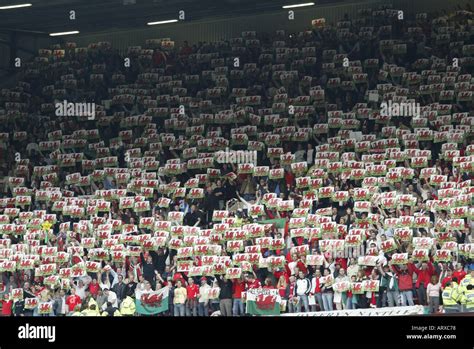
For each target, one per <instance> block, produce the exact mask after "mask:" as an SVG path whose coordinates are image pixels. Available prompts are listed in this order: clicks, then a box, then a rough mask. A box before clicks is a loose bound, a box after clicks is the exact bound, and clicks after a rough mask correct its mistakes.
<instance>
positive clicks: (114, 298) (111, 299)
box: [102, 290, 118, 310]
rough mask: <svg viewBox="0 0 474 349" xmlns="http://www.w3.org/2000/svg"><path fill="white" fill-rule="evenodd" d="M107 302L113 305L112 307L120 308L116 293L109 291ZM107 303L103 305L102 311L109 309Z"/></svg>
mask: <svg viewBox="0 0 474 349" xmlns="http://www.w3.org/2000/svg"><path fill="white" fill-rule="evenodd" d="M107 302H110V303H112V306H113V307H115V308H118V302H117V295H116V294H115V292H114V291H110V290H109V296H108V297H107ZM107 302H105V303H104V304H103V305H102V310H105V309H106V308H107Z"/></svg>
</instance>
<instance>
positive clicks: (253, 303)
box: [246, 288, 281, 316]
mask: <svg viewBox="0 0 474 349" xmlns="http://www.w3.org/2000/svg"><path fill="white" fill-rule="evenodd" d="M246 303H247V313H248V314H250V315H273V316H275V315H280V303H281V297H280V295H279V293H278V290H276V289H262V288H260V289H251V290H248V291H247V301H246Z"/></svg>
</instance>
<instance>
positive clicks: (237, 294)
mask: <svg viewBox="0 0 474 349" xmlns="http://www.w3.org/2000/svg"><path fill="white" fill-rule="evenodd" d="M244 288H245V285H244V283H243V282H241V281H239V280H234V282H233V284H232V297H233V298H234V299H240V298H242V292H243V291H244Z"/></svg>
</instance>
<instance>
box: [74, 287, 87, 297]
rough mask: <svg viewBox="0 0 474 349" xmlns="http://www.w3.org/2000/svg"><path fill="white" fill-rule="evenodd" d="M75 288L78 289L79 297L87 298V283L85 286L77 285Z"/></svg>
mask: <svg viewBox="0 0 474 349" xmlns="http://www.w3.org/2000/svg"><path fill="white" fill-rule="evenodd" d="M74 288H75V289H76V294H77V295H78V296H79V297H81V299H84V298H86V288H87V285H84V286H83V287H79V286H75V287H74Z"/></svg>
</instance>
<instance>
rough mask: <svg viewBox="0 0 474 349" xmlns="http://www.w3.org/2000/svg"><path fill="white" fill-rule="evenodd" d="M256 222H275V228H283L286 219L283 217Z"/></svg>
mask: <svg viewBox="0 0 474 349" xmlns="http://www.w3.org/2000/svg"><path fill="white" fill-rule="evenodd" d="M258 223H262V224H275V226H276V227H277V229H285V224H286V219H285V218H275V219H265V220H263V221H258Z"/></svg>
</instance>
